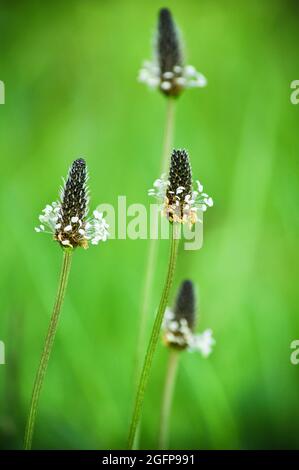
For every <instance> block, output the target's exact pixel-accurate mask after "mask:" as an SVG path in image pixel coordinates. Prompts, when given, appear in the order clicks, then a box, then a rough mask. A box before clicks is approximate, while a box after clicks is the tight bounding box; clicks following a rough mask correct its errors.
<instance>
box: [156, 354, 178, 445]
mask: <svg viewBox="0 0 299 470" xmlns="http://www.w3.org/2000/svg"><path fill="white" fill-rule="evenodd" d="M179 354H180V353H179V351H176V350H175V349H170V352H169V358H168V366H167V372H166V378H165V385H164V392H163V399H162V409H161V421H160V436H159V448H160V449H164V450H166V449H167V447H168V436H169V432H168V430H169V417H170V410H171V405H172V397H173V391H174V385H175V379H176V373H177V369H178V362H179Z"/></svg>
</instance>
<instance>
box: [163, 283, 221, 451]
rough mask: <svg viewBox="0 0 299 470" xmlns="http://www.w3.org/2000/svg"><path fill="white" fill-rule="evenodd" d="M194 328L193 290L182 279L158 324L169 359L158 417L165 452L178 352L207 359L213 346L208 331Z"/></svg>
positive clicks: (190, 284)
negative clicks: (160, 323)
mask: <svg viewBox="0 0 299 470" xmlns="http://www.w3.org/2000/svg"><path fill="white" fill-rule="evenodd" d="M195 327H196V296H195V289H194V285H193V282H192V281H189V280H186V281H183V282H182V284H181V286H180V289H179V291H178V294H177V297H176V302H175V305H174V308H173V310H171V309H170V308H167V309H166V311H165V315H164V320H163V325H162V330H163V342H164V344H165V345H166V346H167V347H168V348H169V358H168V365H167V372H166V376H165V385H164V391H163V398H162V408H161V418H160V433H159V448H160V449H167V446H168V435H169V432H168V429H169V417H170V411H171V404H172V397H173V391H174V386H175V379H176V373H177V369H178V361H179V358H180V353H181V352H182V351H185V350H187V351H190V352H195V351H197V352H200V353H201V354H202V356H203V357H208V356H209V355H210V354H211V352H212V347H213V345H214V344H215V340H214V338H213V336H212V330H210V329H208V330H205V331H204V332H203V333H201V334H195V333H194V330H195Z"/></svg>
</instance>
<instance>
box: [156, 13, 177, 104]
mask: <svg viewBox="0 0 299 470" xmlns="http://www.w3.org/2000/svg"><path fill="white" fill-rule="evenodd" d="M181 49H182V48H181V44H180V38H179V33H178V31H177V27H176V25H175V23H174V21H173V18H172V14H171V12H170V10H168V8H162V9H161V10H160V12H159V20H158V39H157V56H158V63H159V68H160V75H161V85H160V90H161V91H162V92H163V93H164V94H165V95H167V96H177V95H178V94H179V93H180V92H181V90H182V88H183V87H182V83H180V78H181V77H182V71H183V58H182V50H181ZM178 79H179V80H178Z"/></svg>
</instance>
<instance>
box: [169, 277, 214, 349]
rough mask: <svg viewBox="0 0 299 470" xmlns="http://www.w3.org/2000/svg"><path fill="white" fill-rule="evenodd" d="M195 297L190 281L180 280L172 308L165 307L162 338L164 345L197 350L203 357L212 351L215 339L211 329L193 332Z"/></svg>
mask: <svg viewBox="0 0 299 470" xmlns="http://www.w3.org/2000/svg"><path fill="white" fill-rule="evenodd" d="M195 324H196V298H195V289H194V285H193V283H192V282H191V281H188V280H186V281H184V282H182V284H181V286H180V289H179V292H178V295H177V298H176V302H175V306H174V308H173V310H171V309H169V308H168V309H167V310H166V312H165V316H164V322H163V331H164V335H163V339H164V343H165V344H166V346H168V347H170V348H174V349H178V350H184V349H187V350H189V351H198V352H200V353H201V354H202V355H203V356H204V357H207V356H209V354H211V352H212V346H213V345H214V344H215V340H214V338H213V336H212V330H210V329H208V330H205V331H204V332H203V333H201V334H195V333H194V329H195Z"/></svg>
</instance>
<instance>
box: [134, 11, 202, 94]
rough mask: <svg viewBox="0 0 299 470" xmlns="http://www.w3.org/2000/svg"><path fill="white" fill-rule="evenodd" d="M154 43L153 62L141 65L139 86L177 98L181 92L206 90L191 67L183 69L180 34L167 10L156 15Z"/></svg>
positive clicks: (199, 76) (184, 66)
mask: <svg viewBox="0 0 299 470" xmlns="http://www.w3.org/2000/svg"><path fill="white" fill-rule="evenodd" d="M155 42H156V46H155V54H154V56H155V58H154V60H153V61H152V62H149V61H146V62H145V63H144V65H143V67H142V69H141V70H140V73H139V81H140V82H143V83H146V84H147V85H148V86H149V87H150V88H159V89H160V90H161V92H162V93H164V94H165V95H166V96H178V95H179V94H180V93H181V92H182V91H183V90H184V89H185V88H194V87H204V86H206V84H207V80H206V78H205V77H204V76H203V75H202V74H201V73H199V72H197V70H196V69H195V68H194V67H193V66H192V65H184V59H183V54H182V44H181V39H180V34H179V31H178V29H177V27H176V25H175V23H174V21H173V19H172V15H171V12H170V10H168V9H167V8H162V9H161V10H160V12H159V18H158V32H157V37H156V41H155Z"/></svg>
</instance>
